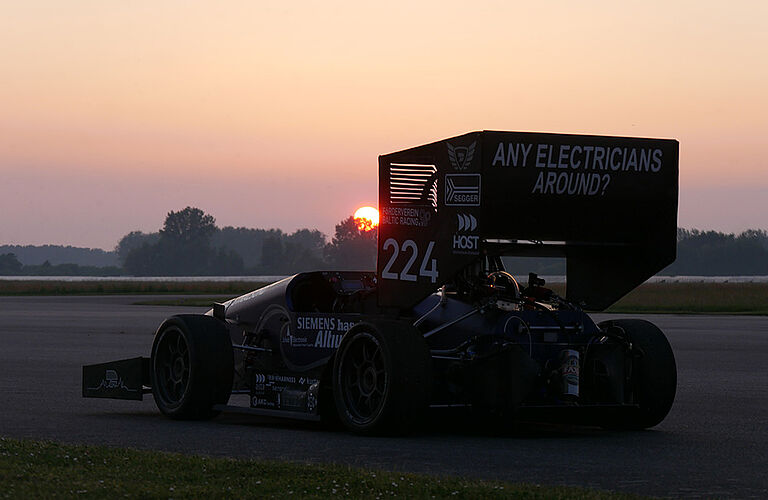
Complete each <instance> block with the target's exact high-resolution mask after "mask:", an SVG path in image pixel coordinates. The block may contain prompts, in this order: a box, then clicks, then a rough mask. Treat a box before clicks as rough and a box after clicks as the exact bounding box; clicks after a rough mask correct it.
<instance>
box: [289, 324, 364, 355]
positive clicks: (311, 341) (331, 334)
mask: <svg viewBox="0 0 768 500" xmlns="http://www.w3.org/2000/svg"><path fill="white" fill-rule="evenodd" d="M355 323H356V322H355V321H350V320H345V319H342V318H334V317H330V316H299V317H297V318H296V327H297V329H298V330H300V331H302V335H303V336H305V337H306V338H307V342H306V343H305V344H304V346H306V347H316V348H321V349H336V348H337V347H339V344H340V343H341V339H342V337H344V334H345V333H346V332H347V330H349V329H350V328H352V327H353V326H354V325H355Z"/></svg>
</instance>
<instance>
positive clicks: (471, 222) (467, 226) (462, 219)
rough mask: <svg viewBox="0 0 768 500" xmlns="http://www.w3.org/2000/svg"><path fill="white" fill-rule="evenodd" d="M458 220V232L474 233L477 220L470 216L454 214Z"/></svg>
mask: <svg viewBox="0 0 768 500" xmlns="http://www.w3.org/2000/svg"><path fill="white" fill-rule="evenodd" d="M456 217H458V219H459V228H458V231H459V232H462V231H474V230H475V228H476V227H477V218H475V216H474V215H472V214H456Z"/></svg>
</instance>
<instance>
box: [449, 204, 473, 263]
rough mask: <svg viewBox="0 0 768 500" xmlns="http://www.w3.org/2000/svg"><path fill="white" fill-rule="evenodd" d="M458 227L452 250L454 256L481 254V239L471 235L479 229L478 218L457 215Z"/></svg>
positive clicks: (461, 214)
mask: <svg viewBox="0 0 768 500" xmlns="http://www.w3.org/2000/svg"><path fill="white" fill-rule="evenodd" d="M456 218H457V221H458V222H457V226H456V232H455V233H454V234H453V239H452V242H451V243H452V246H451V248H452V250H453V253H454V254H462V255H477V254H479V253H480V237H479V236H478V235H476V234H466V233H471V232H472V231H474V230H475V229H477V218H476V217H475V216H474V215H472V214H463V213H458V214H456Z"/></svg>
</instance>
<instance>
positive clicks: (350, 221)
mask: <svg viewBox="0 0 768 500" xmlns="http://www.w3.org/2000/svg"><path fill="white" fill-rule="evenodd" d="M377 236H378V231H376V230H373V229H372V230H368V231H366V230H365V229H364V228H363V229H361V228H360V227H359V225H358V223H357V222H356V221H355V218H354V217H353V216H349V217H348V218H346V219H344V220H342V221H341V222H340V223H338V224H336V234H335V235H334V237H333V239H332V240H331V242H330V243H328V244H327V245H326V246H325V258H326V261H327V262H328V264H329V265H331V266H332V267H333V268H335V269H349V270H361V271H367V270H373V269H375V268H376V238H377Z"/></svg>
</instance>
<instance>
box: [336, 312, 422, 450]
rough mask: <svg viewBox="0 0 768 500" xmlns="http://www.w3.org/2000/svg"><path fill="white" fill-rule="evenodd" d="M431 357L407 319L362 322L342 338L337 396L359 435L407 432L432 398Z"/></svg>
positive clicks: (340, 411) (343, 413)
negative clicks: (430, 393) (430, 395)
mask: <svg viewBox="0 0 768 500" xmlns="http://www.w3.org/2000/svg"><path fill="white" fill-rule="evenodd" d="M431 373H432V367H431V358H430V356H429V349H428V348H427V344H426V342H425V341H424V338H423V336H422V334H421V332H419V331H418V330H416V329H415V328H414V327H413V326H411V325H410V324H407V323H398V322H395V321H381V322H376V323H360V324H358V325H356V326H354V327H353V328H351V329H350V330H349V331H348V332H347V333H346V335H345V336H344V338H343V339H342V341H341V345H340V346H339V349H338V351H337V352H336V356H335V358H334V363H333V396H334V401H335V403H336V409H337V410H338V416H339V419H340V420H341V422H342V423H343V424H344V426H345V427H346V428H347V429H349V430H351V431H352V432H355V433H358V434H368V435H371V434H375V435H394V434H405V433H407V432H409V431H410V430H411V429H412V428H413V426H414V425H415V424H416V423H418V422H419V421H420V420H421V418H422V417H423V415H424V412H425V410H426V408H427V405H428V402H429V389H430V380H431Z"/></svg>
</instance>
